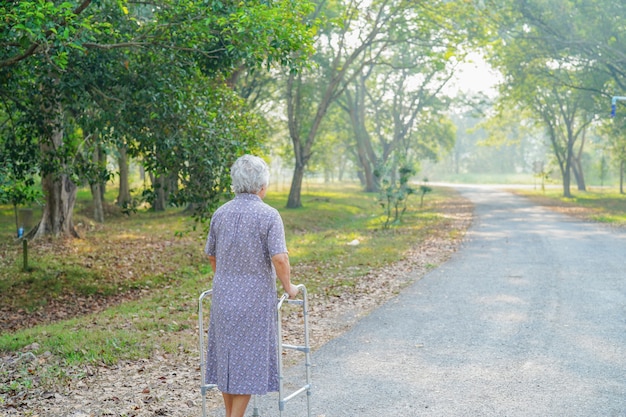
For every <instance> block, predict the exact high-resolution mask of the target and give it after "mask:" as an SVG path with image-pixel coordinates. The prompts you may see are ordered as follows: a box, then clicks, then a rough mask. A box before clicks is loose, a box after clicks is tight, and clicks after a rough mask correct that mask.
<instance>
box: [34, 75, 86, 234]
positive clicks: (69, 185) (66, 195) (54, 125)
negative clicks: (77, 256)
mask: <svg viewBox="0 0 626 417" xmlns="http://www.w3.org/2000/svg"><path fill="white" fill-rule="evenodd" d="M42 97H45V98H47V99H49V100H50V101H51V102H52V104H50V105H42V113H43V117H44V126H43V131H42V138H41V142H40V147H41V151H42V155H43V158H58V156H57V155H56V152H57V150H58V149H61V147H62V146H63V136H64V130H63V109H62V107H61V103H60V101H59V100H58V99H57V92H56V91H55V87H54V85H52V86H48V87H47V88H46V87H44V88H43V91H42ZM61 164H62V165H63V164H64V163H61ZM64 168H65V166H61V167H60V168H59V169H55V171H54V172H44V173H43V174H42V180H41V186H42V189H43V194H44V198H45V206H44V208H43V213H42V216H41V221H40V222H39V224H38V225H37V226H36V227H35V228H34V229H33V230H32V231H31V233H29V237H32V238H38V237H42V236H44V235H54V236H59V235H66V236H73V237H79V235H78V233H77V232H76V229H75V228H74V222H73V219H72V216H73V211H74V204H75V203H76V192H77V187H76V184H74V183H73V182H72V180H71V179H70V177H69V176H68V175H67V174H65V173H64V172H67V170H66V169H64Z"/></svg>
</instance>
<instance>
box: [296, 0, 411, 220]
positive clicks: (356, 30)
mask: <svg viewBox="0 0 626 417" xmlns="http://www.w3.org/2000/svg"><path fill="white" fill-rule="evenodd" d="M363 3H364V2H362V1H360V0H350V1H348V2H347V4H345V5H344V9H343V10H342V11H341V12H338V11H337V10H332V9H328V10H326V11H325V12H326V13H327V14H328V17H329V19H328V20H327V22H328V25H327V26H326V27H324V28H323V30H322V31H320V36H319V37H318V53H317V55H316V56H315V57H314V60H315V62H316V63H318V64H319V66H318V67H317V68H319V69H320V70H321V73H318V74H311V73H310V72H305V71H301V72H298V73H293V72H292V73H290V74H289V75H288V77H287V81H286V100H287V118H288V127H289V136H290V138H291V142H292V145H293V151H294V159H295V166H294V171H293V172H294V173H293V178H292V181H291V188H290V190H289V198H288V200H287V207H289V208H298V207H301V206H302V201H301V190H302V180H303V178H304V171H305V168H306V166H307V164H308V162H309V160H310V159H311V156H312V150H313V145H314V143H315V140H316V137H317V134H318V131H319V128H320V126H321V124H322V120H323V119H324V117H325V115H326V113H327V111H328V109H329V108H330V106H331V104H332V103H333V102H334V101H335V100H336V99H337V98H338V97H339V96H340V95H341V93H342V92H343V90H344V89H345V87H346V85H347V83H349V82H350V80H351V79H353V78H354V77H356V76H357V75H358V74H359V72H360V69H361V68H362V67H363V66H364V65H365V64H366V60H365V58H366V57H371V56H376V55H377V54H380V53H381V52H382V50H383V49H384V47H385V45H386V44H387V43H388V42H389V39H388V38H386V37H385V33H384V29H385V28H386V27H388V26H389V25H390V24H391V22H392V20H393V19H394V17H395V16H398V15H401V14H402V13H403V10H404V6H399V5H397V4H395V3H394V1H393V0H380V1H374V2H371V3H369V4H368V5H366V4H363ZM333 13H335V15H334V16H333V15H332V14H333ZM366 52H368V53H367V55H366ZM311 93H313V94H311Z"/></svg>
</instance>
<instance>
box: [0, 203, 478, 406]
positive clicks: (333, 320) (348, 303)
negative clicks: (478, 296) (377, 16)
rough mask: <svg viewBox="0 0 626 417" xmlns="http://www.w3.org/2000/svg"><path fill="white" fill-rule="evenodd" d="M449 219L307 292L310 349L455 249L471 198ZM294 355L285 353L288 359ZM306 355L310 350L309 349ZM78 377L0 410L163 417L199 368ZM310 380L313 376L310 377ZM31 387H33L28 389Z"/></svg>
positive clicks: (191, 390)
mask: <svg viewBox="0 0 626 417" xmlns="http://www.w3.org/2000/svg"><path fill="white" fill-rule="evenodd" d="M445 212H446V215H447V219H448V221H447V222H445V225H444V226H443V227H442V228H440V229H439V230H437V231H436V233H433V234H431V236H430V237H429V238H428V239H427V240H426V241H424V242H422V243H421V244H420V245H419V246H418V247H416V248H413V249H411V250H410V251H409V252H408V253H407V255H406V257H405V259H404V260H402V261H399V262H396V263H395V264H393V265H389V266H386V267H384V268H380V269H377V270H374V271H371V272H370V273H369V274H367V275H365V276H363V277H362V278H360V279H359V281H358V283H357V285H356V286H355V288H354V289H353V290H351V291H347V292H346V293H343V294H341V295H340V296H337V297H331V298H328V299H324V298H322V297H319V296H316V295H315V294H311V295H310V296H309V304H310V310H309V324H310V339H311V343H312V346H313V349H314V350H315V349H317V348H319V347H320V346H322V345H323V344H325V343H326V342H328V341H329V340H331V339H333V338H335V337H337V336H339V335H341V334H342V333H343V332H345V331H346V330H348V329H349V328H350V327H351V326H353V325H354V324H355V323H356V322H357V321H358V320H359V318H361V317H363V316H364V315H367V314H368V313H369V312H371V311H372V310H373V309H374V308H376V307H378V306H380V305H381V304H383V303H384V302H386V301H387V300H389V299H390V298H392V297H393V296H394V295H396V294H397V293H398V292H399V291H401V289H402V288H404V287H405V286H407V285H409V284H410V283H412V282H414V281H415V280H417V279H419V278H420V277H422V276H423V275H424V274H425V273H426V272H428V271H429V270H430V269H432V268H433V267H435V266H437V265H440V264H441V263H443V262H445V261H446V260H447V259H448V258H449V257H450V256H451V255H452V253H453V252H454V251H455V250H456V249H457V248H458V246H459V244H460V242H461V240H462V237H463V235H464V232H465V230H466V229H467V228H468V227H469V225H470V223H471V218H472V206H471V204H470V203H468V202H465V201H461V200H456V201H454V202H453V203H451V204H449V206H447V207H446V210H445ZM286 313H288V314H286V315H285V317H284V320H283V321H284V325H283V329H284V334H285V339H286V341H287V342H288V343H294V344H300V343H302V342H301V336H300V335H301V332H302V328H301V324H300V320H299V317H298V316H299V314H301V310H298V309H297V308H296V309H293V310H291V311H290V312H288V311H286ZM180 337H187V338H190V339H195V338H197V337H198V336H197V329H196V330H195V331H194V329H191V330H186V331H183V332H181V335H180ZM25 357H26V360H32V361H44V362H45V360H46V358H45V357H37V356H35V355H33V354H32V353H30V356H29V354H28V352H22V353H21V355H20V356H19V357H18V356H13V357H5V358H0V359H2V360H1V361H0V364H1V367H0V375H2V374H3V373H5V374H10V372H12V370H14V369H15V367H14V366H12V364H16V363H17V362H19V361H20V360H25V359H24V358H25ZM294 360H295V358H288V360H287V361H286V363H292V362H293V361H294ZM313 360H315V355H314V354H313ZM73 372H81V373H82V374H81V377H80V378H73V379H71V383H70V385H69V386H67V387H64V388H63V389H59V390H58V392H45V391H39V392H28V393H26V392H24V393H22V394H18V395H16V396H15V397H12V398H11V401H12V403H11V404H8V403H7V404H0V406H1V407H3V412H4V415H6V416H7V417H8V416H23V415H31V416H42V417H43V416H46V417H61V416H63V417H100V416H128V417H131V416H134V417H148V416H170V417H188V416H198V415H200V414H201V413H200V409H201V398H200V390H199V386H200V370H199V355H198V352H197V351H194V352H188V351H182V350H181V351H179V352H177V353H175V354H165V353H162V352H159V353H156V354H155V355H154V356H153V357H152V358H151V359H150V360H139V361H134V362H122V363H119V364H117V365H115V366H111V367H84V368H81V369H79V370H73ZM313 380H315V375H313ZM31 391H32V390H31ZM207 401H208V407H209V409H216V408H218V407H220V406H221V398H220V396H219V394H218V393H217V392H210V393H209V394H208V395H207Z"/></svg>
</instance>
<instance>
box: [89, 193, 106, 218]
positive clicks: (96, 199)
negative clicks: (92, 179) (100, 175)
mask: <svg viewBox="0 0 626 417" xmlns="http://www.w3.org/2000/svg"><path fill="white" fill-rule="evenodd" d="M101 188H102V185H101V184H99V183H96V184H92V185H91V196H92V201H93V219H94V220H95V221H97V222H98V223H104V207H103V204H102V191H100V190H101Z"/></svg>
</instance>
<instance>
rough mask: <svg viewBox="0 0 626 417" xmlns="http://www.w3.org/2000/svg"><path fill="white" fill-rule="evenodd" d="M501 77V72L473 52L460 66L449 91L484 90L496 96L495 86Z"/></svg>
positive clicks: (474, 91)
mask: <svg viewBox="0 0 626 417" xmlns="http://www.w3.org/2000/svg"><path fill="white" fill-rule="evenodd" d="M499 77H500V76H499V74H498V73H497V72H495V71H493V70H492V69H491V68H490V67H489V66H488V65H487V64H486V63H485V61H484V59H483V58H482V57H481V56H480V55H479V54H476V53H472V54H470V55H469V57H468V59H467V60H466V63H464V64H462V65H461V66H460V67H459V71H458V72H457V74H456V76H455V77H454V79H453V80H452V84H451V85H450V86H449V90H448V91H450V92H456V91H462V92H466V93H478V92H483V93H485V94H487V95H489V96H494V95H496V94H497V91H496V89H495V86H496V84H497V82H498V80H499Z"/></svg>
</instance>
